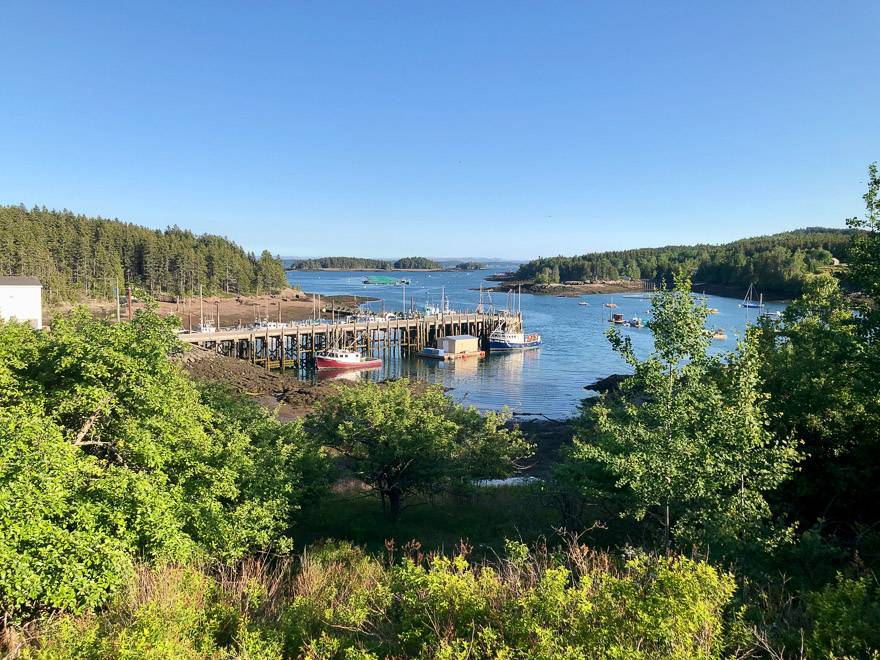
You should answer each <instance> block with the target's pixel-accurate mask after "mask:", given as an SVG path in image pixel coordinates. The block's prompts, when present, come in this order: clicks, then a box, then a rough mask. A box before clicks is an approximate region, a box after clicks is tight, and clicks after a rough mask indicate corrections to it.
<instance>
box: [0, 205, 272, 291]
mask: <svg viewBox="0 0 880 660" xmlns="http://www.w3.org/2000/svg"><path fill="white" fill-rule="evenodd" d="M0 274H2V275H32V276H35V277H38V278H39V279H40V282H41V283H42V284H43V288H44V291H45V294H46V296H47V301H48V302H51V303H54V302H60V301H69V300H82V299H109V298H111V297H112V296H113V294H114V288H115V287H116V286H117V285H118V286H120V287H126V286H134V287H140V288H143V289H145V290H146V291H147V292H148V293H150V294H152V295H157V296H158V295H161V294H170V295H182V296H183V295H185V296H191V295H198V293H199V288H200V287H201V288H202V291H203V292H204V293H205V294H213V293H221V292H224V293H236V294H252V293H264V292H266V291H268V290H271V289H277V288H283V287H285V286H287V280H286V278H285V275H284V268H283V266H282V264H281V261H280V259H278V258H277V257H275V256H273V255H272V254H271V253H269V252H268V251H267V250H264V251H263V252H262V253H261V254H260V255H259V256H256V255H255V254H253V253H249V252H245V250H244V249H242V248H241V247H240V246H238V245H236V244H235V243H234V242H232V241H230V240H229V239H227V238H224V237H222V236H215V235H211V234H202V235H196V234H194V233H193V232H191V231H188V230H185V229H181V228H179V227H176V226H175V227H169V228H168V229H165V230H158V229H155V230H154V229H147V228H146V227H141V226H138V225H135V224H131V223H128V222H121V221H119V220H109V219H106V218H100V217H87V216H84V215H79V214H74V213H72V212H70V211H67V210H63V211H54V210H49V209H46V208H45V207H34V208H32V209H27V208H25V207H24V206H0Z"/></svg>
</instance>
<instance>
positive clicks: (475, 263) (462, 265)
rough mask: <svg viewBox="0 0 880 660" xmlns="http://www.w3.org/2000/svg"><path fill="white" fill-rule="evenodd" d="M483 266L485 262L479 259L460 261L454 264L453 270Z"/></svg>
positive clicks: (473, 268) (482, 267)
mask: <svg viewBox="0 0 880 660" xmlns="http://www.w3.org/2000/svg"><path fill="white" fill-rule="evenodd" d="M485 267H486V264H483V263H480V262H479V261H462V262H461V263H460V264H456V265H455V269H454V270H483V269H484V268H485Z"/></svg>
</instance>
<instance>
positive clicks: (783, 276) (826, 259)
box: [496, 227, 855, 298]
mask: <svg viewBox="0 0 880 660" xmlns="http://www.w3.org/2000/svg"><path fill="white" fill-rule="evenodd" d="M854 233H855V232H854V231H853V230H851V229H828V228H823V227H809V228H806V229H798V230H794V231H788V232H783V233H780V234H772V235H769V236H758V237H755V238H745V239H741V240H737V241H733V242H732V243H726V244H722V245H707V244H700V245H669V246H665V247H659V248H641V249H636V250H620V251H613V252H592V253H587V254H583V255H581V256H575V257H562V256H559V257H549V258H545V257H541V258H538V259H535V260H533V261H530V262H528V263H525V264H522V265H521V266H520V267H519V269H518V270H517V271H516V272H514V273H510V274H509V275H507V276H505V277H504V278H498V279H500V280H501V281H502V283H501V284H500V285H498V286H497V287H496V289H498V290H502V291H503V290H508V289H511V288H518V287H522V289H523V290H524V291H529V292H531V293H550V294H556V295H580V294H582V293H612V292H615V291H627V290H631V289H637V288H642V287H643V286H644V284H643V283H645V282H647V283H649V284H651V283H653V284H654V285H659V284H660V283H662V282H667V283H668V282H670V281H671V279H672V275H673V274H674V273H675V272H677V271H679V270H684V271H686V272H688V273H690V274H691V275H692V278H693V282H694V288H695V289H699V290H705V291H707V292H709V293H718V294H720V295H734V296H736V295H742V292H744V291H745V290H746V289H747V288H748V286H749V284H754V285H755V287H756V288H757V290H758V291H761V292H762V293H764V295H765V297H766V296H772V297H774V298H786V297H793V296H796V295H799V294H800V292H801V291H802V289H803V283H804V280H805V278H806V276H808V275H810V274H815V273H818V272H821V271H823V270H829V269H832V268H835V267H836V266H837V265H838V264H839V263H841V262H846V261H847V259H848V258H849V250H850V243H851V241H852V237H853V235H854Z"/></svg>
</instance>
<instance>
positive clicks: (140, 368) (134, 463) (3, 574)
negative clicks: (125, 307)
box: [0, 312, 324, 615]
mask: <svg viewBox="0 0 880 660" xmlns="http://www.w3.org/2000/svg"><path fill="white" fill-rule="evenodd" d="M179 350H180V345H179V343H178V342H177V339H176V338H175V336H174V332H173V325H172V324H171V322H169V321H166V320H162V319H160V318H159V317H158V316H156V315H155V314H153V313H152V312H145V313H140V314H138V315H137V316H136V318H135V319H134V320H133V321H132V322H131V323H120V324H115V325H112V326H111V325H108V324H106V323H103V322H98V321H94V320H92V319H91V318H90V317H88V315H86V314H85V313H78V314H75V315H73V316H72V317H70V318H68V319H56V321H55V322H54V323H53V329H52V332H51V333H41V332H37V331H34V330H31V329H29V328H26V327H24V326H22V325H16V324H0V608H2V610H3V612H4V614H6V615H10V614H11V615H19V614H26V613H28V612H34V611H39V610H42V609H47V608H50V609H77V608H83V607H88V608H91V607H95V606H97V605H99V604H100V603H102V602H104V601H105V600H106V599H107V598H108V597H109V596H110V595H111V594H112V593H113V592H114V590H115V589H116V588H118V587H119V585H120V584H122V583H123V582H124V580H125V579H126V574H127V572H128V571H129V570H130V567H131V558H132V557H134V556H140V557H143V558H146V559H148V560H166V561H167V560H172V561H183V560H187V559H189V558H192V557H194V556H197V555H199V554H208V555H211V556H216V557H220V558H225V559H235V558H237V557H241V556H243V555H244V554H245V553H247V552H249V551H252V550H260V549H269V548H275V549H280V550H285V549H287V548H289V547H290V539H289V535H288V530H289V527H290V525H291V522H292V517H293V515H294V514H295V511H296V509H297V507H298V506H299V504H300V502H302V501H304V500H305V499H307V498H308V497H310V496H312V495H314V494H315V493H316V492H317V491H318V490H320V487H321V484H322V483H323V480H322V474H323V472H322V467H323V464H324V463H323V459H322V458H321V456H320V454H319V453H318V450H317V448H316V446H314V445H313V444H312V443H309V442H308V441H307V439H306V437H305V434H304V433H303V431H302V427H301V425H299V424H293V425H284V424H280V423H279V422H278V421H277V420H276V419H274V418H273V417H271V416H270V415H269V414H268V413H266V412H265V411H263V410H261V409H260V408H258V407H257V406H256V405H254V404H252V403H248V402H243V401H240V400H236V399H235V398H234V397H232V396H231V395H229V394H226V393H224V392H222V391H219V390H215V389H206V390H199V389H197V388H196V387H195V386H194V385H193V384H192V382H191V381H190V380H189V379H188V378H187V377H186V376H185V375H184V374H183V372H182V371H181V370H180V368H179V367H178V366H176V365H175V364H174V363H173V362H171V361H170V360H169V359H168V358H169V354H173V353H174V352H176V351H179Z"/></svg>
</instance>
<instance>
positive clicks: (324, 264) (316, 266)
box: [287, 257, 443, 270]
mask: <svg viewBox="0 0 880 660" xmlns="http://www.w3.org/2000/svg"><path fill="white" fill-rule="evenodd" d="M287 270H443V266H442V265H441V264H439V263H437V262H436V261H433V260H432V259H428V258H427V257H403V258H402V259H398V260H397V261H390V260H388V259H365V258H362V257H320V258H318V259H299V260H297V261H294V262H293V263H292V264H290V266H288V267H287Z"/></svg>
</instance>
